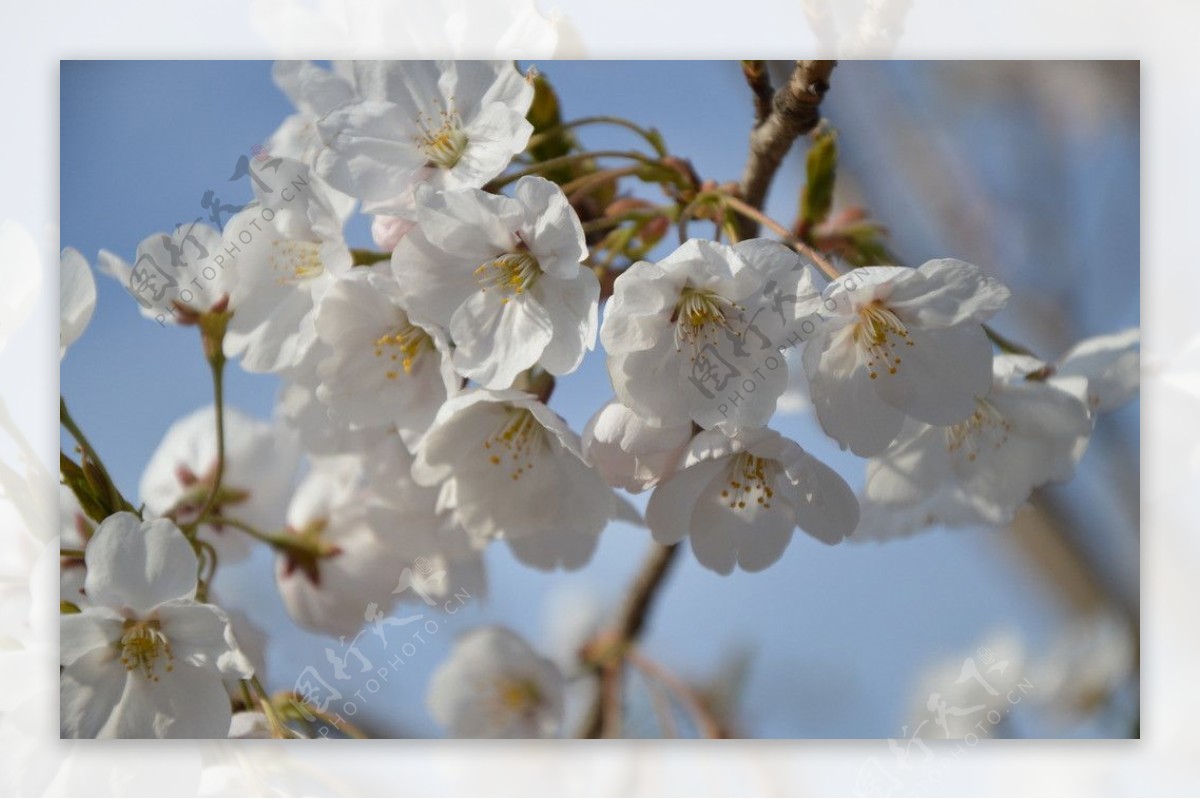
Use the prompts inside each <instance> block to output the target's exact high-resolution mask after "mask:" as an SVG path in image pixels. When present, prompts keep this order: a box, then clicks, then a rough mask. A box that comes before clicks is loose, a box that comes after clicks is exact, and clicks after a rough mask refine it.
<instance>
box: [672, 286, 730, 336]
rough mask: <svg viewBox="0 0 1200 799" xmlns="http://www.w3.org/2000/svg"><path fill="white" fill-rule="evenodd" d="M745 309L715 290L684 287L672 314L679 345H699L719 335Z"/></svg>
mask: <svg viewBox="0 0 1200 799" xmlns="http://www.w3.org/2000/svg"><path fill="white" fill-rule="evenodd" d="M741 311H742V307H741V306H740V305H738V304H737V303H735V302H732V301H731V300H727V299H725V298H724V297H722V296H721V295H720V294H717V293H716V292H715V291H711V290H709V289H697V288H692V287H690V286H688V287H686V288H684V290H683V291H682V292H680V294H679V302H678V303H676V304H675V312H674V313H673V314H672V315H671V321H672V322H674V323H675V349H676V350H680V349H682V348H683V344H684V343H687V344H689V345H691V346H692V347H693V348H698V347H699V346H700V344H702V343H704V342H705V341H706V340H708V339H710V338H716V336H717V334H718V333H719V332H720V331H722V330H732V327H731V324H732V321H733V319H734V318H735V317H737V316H738V315H739V314H740V313H741ZM735 335H738V334H736V333H735Z"/></svg>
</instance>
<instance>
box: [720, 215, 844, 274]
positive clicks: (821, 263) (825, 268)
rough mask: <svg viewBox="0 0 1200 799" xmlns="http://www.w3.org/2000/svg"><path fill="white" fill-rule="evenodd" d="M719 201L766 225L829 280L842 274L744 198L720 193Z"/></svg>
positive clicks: (814, 250) (810, 247)
mask: <svg viewBox="0 0 1200 799" xmlns="http://www.w3.org/2000/svg"><path fill="white" fill-rule="evenodd" d="M721 201H722V202H723V203H725V205H726V207H728V208H729V209H731V210H733V211H736V212H737V213H739V214H741V215H742V216H743V217H745V218H747V219H753V220H754V221H755V222H756V223H759V224H762V225H764V226H766V227H767V228H768V229H770V230H771V232H773V233H775V234H776V235H777V236H779V238H780V239H781V240H782V241H783V242H784V243H785V244H787V245H788V246H789V247H791V248H792V249H794V250H796V251H797V252H799V253H800V254H801V255H804V256H806V257H807V258H808V259H809V260H811V261H812V262H813V263H814V264H816V265H817V268H818V269H820V270H821V271H822V272H824V273H825V276H826V277H827V278H829V279H830V280H837V279H838V278H839V277H841V276H842V274H841V272H839V271H838V269H837V267H835V266H834V265H833V264H832V263H830V261H829V259H827V258H826V257H825V256H824V255H823V254H822V253H821V252H820V251H819V250H817V249H816V248H814V247H812V246H811V245H809V244H807V243H805V242H804V241H802V240H800V239H798V238H796V237H795V236H793V235H792V233H791V231H790V230H788V229H787V228H785V227H784V226H783V225H781V224H779V223H778V222H776V221H775V220H774V219H772V218H771V217H769V216H767V215H766V214H764V213H763V212H762V211H760V210H758V209H757V208H755V207H754V206H752V205H750V204H749V203H747V202H746V201H745V200H742V199H740V198H738V197H734V196H732V195H730V194H722V195H721Z"/></svg>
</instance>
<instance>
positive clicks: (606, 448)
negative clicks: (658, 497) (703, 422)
mask: <svg viewBox="0 0 1200 799" xmlns="http://www.w3.org/2000/svg"><path fill="white" fill-rule="evenodd" d="M692 433H693V428H692V423H691V422H684V423H683V424H677V425H670V426H662V425H656V424H652V423H651V422H647V421H646V420H645V419H642V418H641V417H640V416H638V415H637V414H636V413H634V412H633V411H631V410H629V409H628V408H626V407H625V406H624V405H622V404H621V403H620V402H618V401H617V400H615V399H614V400H609V402H608V403H607V404H605V406H604V407H603V408H601V409H600V410H599V411H597V412H596V415H595V416H593V417H592V418H591V419H590V420H589V421H588V423H587V426H586V427H585V428H584V429H583V450H584V452H585V453H586V454H587V457H588V459H589V460H590V461H591V462H592V464H593V465H594V466H595V467H596V469H597V471H599V472H600V474H601V475H603V476H604V479H605V480H606V481H607V482H608V484H609V485H611V486H613V487H614V488H623V489H625V490H626V491H630V492H632V493H635V494H636V493H640V492H642V491H645V490H646V489H648V488H653V487H654V486H656V485H658V484H659V483H660V482H661V481H663V480H665V479H667V478H669V477H670V476H671V475H672V474H674V473H675V470H676V469H677V468H678V467H679V464H680V462H681V461H682V460H683V454H684V452H685V451H686V449H687V445H688V442H690V441H691V440H692Z"/></svg>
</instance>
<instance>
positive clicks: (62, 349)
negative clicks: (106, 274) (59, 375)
mask: <svg viewBox="0 0 1200 799" xmlns="http://www.w3.org/2000/svg"><path fill="white" fill-rule="evenodd" d="M60 270H61V271H60V272H59V286H58V296H59V336H58V357H59V360H62V358H63V357H65V356H66V354H67V347H69V346H71V345H72V344H74V343H75V341H76V339H78V338H79V337H80V336H81V335H83V331H84V330H85V329H86V328H87V326H88V322H90V321H92V313H93V312H94V311H95V310H96V278H94V277H93V276H92V268H91V267H90V266H88V262H87V259H86V258H84V257H83V256H82V255H81V254H80V253H79V250H75V249H72V248H71V247H67V248H66V249H64V250H63V251H62V260H61V262H60Z"/></svg>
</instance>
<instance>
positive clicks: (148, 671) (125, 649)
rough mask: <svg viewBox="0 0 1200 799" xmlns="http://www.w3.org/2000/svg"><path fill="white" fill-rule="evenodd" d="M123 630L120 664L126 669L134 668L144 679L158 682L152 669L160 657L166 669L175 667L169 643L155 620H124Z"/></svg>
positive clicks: (169, 669) (131, 669)
mask: <svg viewBox="0 0 1200 799" xmlns="http://www.w3.org/2000/svg"><path fill="white" fill-rule="evenodd" d="M124 630H125V632H124V633H123V634H122V635H121V665H122V666H124V667H125V670H126V671H133V670H135V669H136V670H138V671H140V672H141V673H142V676H144V677H145V678H146V679H148V680H150V681H152V682H158V675H157V674H155V671H154V670H155V667H156V666H157V665H158V661H159V660H160V659H162V658H166V661H167V663H166V667H165V669H166V671H172V670H173V669H174V668H175V657H174V656H173V655H172V654H171V644H170V643H169V642H168V641H167V637H166V636H165V635H163V631H162V629H161V628H160V627H159V624H158V622H157V621H133V620H129V621H126V622H125V627H124Z"/></svg>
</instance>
